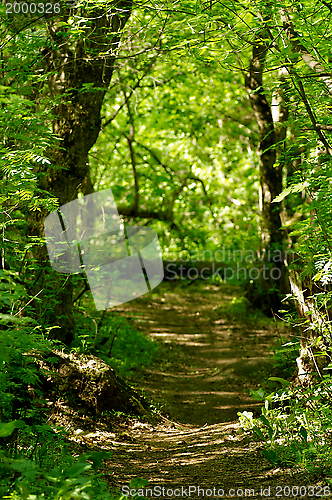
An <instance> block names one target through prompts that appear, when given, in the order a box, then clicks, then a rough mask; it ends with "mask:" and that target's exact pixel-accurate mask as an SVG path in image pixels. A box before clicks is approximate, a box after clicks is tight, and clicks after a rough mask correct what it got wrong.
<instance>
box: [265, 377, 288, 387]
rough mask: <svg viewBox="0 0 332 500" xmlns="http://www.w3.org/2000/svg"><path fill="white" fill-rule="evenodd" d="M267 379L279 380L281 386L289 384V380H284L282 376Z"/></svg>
mask: <svg viewBox="0 0 332 500" xmlns="http://www.w3.org/2000/svg"><path fill="white" fill-rule="evenodd" d="M268 380H272V381H273V382H280V384H281V385H282V386H283V387H289V386H290V382H288V380H285V379H284V378H280V377H269V378H268Z"/></svg>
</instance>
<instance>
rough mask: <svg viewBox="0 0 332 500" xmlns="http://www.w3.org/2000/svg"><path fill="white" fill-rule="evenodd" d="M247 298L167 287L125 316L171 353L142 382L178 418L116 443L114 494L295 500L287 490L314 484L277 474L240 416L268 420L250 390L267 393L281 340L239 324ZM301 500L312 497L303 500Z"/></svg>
mask: <svg viewBox="0 0 332 500" xmlns="http://www.w3.org/2000/svg"><path fill="white" fill-rule="evenodd" d="M242 293H243V292H242ZM240 294H241V290H240V289H239V288H236V287H233V286H226V285H211V284H207V283H203V282H200V283H199V282H195V283H193V284H191V285H190V286H189V287H179V286H175V285H174V284H165V283H163V284H162V285H160V287H159V288H158V290H157V292H151V293H150V294H148V295H147V296H145V297H141V298H139V299H137V300H135V301H132V302H130V303H127V304H123V305H122V306H120V307H118V308H117V311H118V312H119V313H121V314H122V315H124V316H126V317H127V318H129V317H136V318H137V319H136V325H137V327H138V328H139V329H141V330H142V331H144V332H145V333H146V334H147V335H149V336H151V337H152V338H155V339H158V340H163V342H164V343H166V345H167V346H168V348H169V349H165V353H166V354H165V359H164V360H163V361H162V362H161V364H160V360H159V361H158V363H155V364H154V365H152V366H151V367H150V368H146V369H144V370H143V375H142V376H141V377H140V379H139V382H138V388H139V389H143V390H144V393H145V394H146V395H147V396H149V397H150V398H152V399H153V400H154V401H157V402H159V403H161V404H162V405H163V408H162V410H163V412H165V413H166V414H167V415H168V418H165V420H164V421H163V423H162V424H159V425H157V426H155V425H151V424H148V423H144V422H141V421H136V422H134V423H132V424H131V425H130V426H129V427H128V424H127V423H126V424H124V426H123V432H120V433H118V434H117V436H116V437H115V439H114V440H112V446H111V449H112V450H113V457H112V460H111V470H110V469H109V472H108V474H107V476H108V478H109V481H110V483H111V484H112V485H113V486H117V487H121V488H122V487H123V486H127V487H128V484H129V482H130V480H131V479H133V478H137V477H139V478H144V479H147V480H148V481H149V487H150V488H154V487H160V488H161V490H156V491H155V495H152V496H151V492H149V493H148V495H147V496H148V498H192V499H200V498H202V497H207V496H210V498H242V497H246V496H253V497H255V498H262V497H263V498H264V496H267V497H269V498H286V497H289V494H287V492H288V490H286V494H285V495H284V494H283V493H284V491H283V489H282V488H284V487H285V486H286V485H298V486H301V485H308V481H307V480H306V479H305V476H304V475H303V474H300V473H296V472H295V471H294V470H293V471H290V470H281V469H279V468H278V467H274V466H271V464H269V463H268V462H267V461H266V460H265V459H264V458H263V456H262V454H261V451H260V448H261V444H260V443H257V442H256V443H255V442H252V441H251V438H250V437H249V436H248V435H246V434H244V433H241V432H240V429H239V423H238V420H235V419H237V412H238V411H244V410H247V411H257V412H259V405H257V404H256V403H255V402H254V401H253V400H252V399H251V397H250V395H249V387H250V388H258V387H259V385H260V384H259V382H260V381H262V380H263V378H264V377H265V375H266V371H267V370H268V369H269V367H270V368H271V361H270V359H269V357H268V347H269V345H271V344H272V343H273V342H274V341H275V333H274V328H273V327H272V326H271V324H270V325H269V324H268V323H266V324H265V326H263V327H262V326H261V327H260V328H259V327H257V326H254V324H252V323H250V322H246V321H245V318H244V319H242V321H240V320H236V321H234V319H233V320H232V319H230V315H229V314H227V312H228V313H229V312H230V311H231V301H232V299H234V297H236V296H239V295H240ZM220 306H221V310H218V308H219V307H220ZM227 318H228V319H227ZM247 319H248V318H247ZM167 352H168V354H167ZM136 382H137V381H136ZM100 444H101V443H100ZM278 485H279V486H280V488H279V489H277V486H278ZM189 486H192V489H191V490H190V492H189V489H188V488H189ZM198 486H199V487H200V488H205V490H204V495H203V493H202V491H201V493H200V494H198V490H197V488H198ZM163 487H164V488H165V490H164V492H163V490H162V488H163ZM181 487H183V490H182V489H181ZM194 487H196V491H195V490H194V489H193V488H194ZM214 487H215V488H216V489H215V491H213V488H214ZM177 488H180V489H177ZM209 488H210V489H211V491H207V490H206V489H209ZM232 488H235V490H236V492H237V493H235V494H234V491H229V490H230V489H232ZM167 489H169V491H168V493H167ZM218 489H219V496H218ZM246 489H248V491H247V492H245V490H246ZM249 489H250V490H251V491H249ZM175 490H176V491H175ZM123 491H126V490H123ZM293 491H294V492H295V493H296V491H295V490H293ZM262 492H263V493H262ZM172 493H173V495H172ZM189 493H190V495H189ZM277 493H279V495H277ZM288 493H289V492H288ZM290 496H296V495H294V494H293V495H292V494H291V495H290ZM297 496H298V495H297ZM309 497H310V498H313V495H312V494H311V495H309V496H308V498H309ZM129 498H132V497H129ZM301 498H307V496H306V495H305V494H304V495H303V492H302V495H301Z"/></svg>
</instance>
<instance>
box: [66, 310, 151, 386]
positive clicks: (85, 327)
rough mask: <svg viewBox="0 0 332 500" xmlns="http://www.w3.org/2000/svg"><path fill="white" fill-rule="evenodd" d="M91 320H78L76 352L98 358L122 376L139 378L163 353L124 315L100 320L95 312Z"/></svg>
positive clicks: (109, 315) (105, 317) (75, 342)
mask: <svg viewBox="0 0 332 500" xmlns="http://www.w3.org/2000/svg"><path fill="white" fill-rule="evenodd" d="M85 314H87V313H86V308H85ZM88 316H89V317H88ZM88 316H85V317H84V316H83V315H78V317H77V339H76V340H75V341H74V343H73V349H75V350H78V351H79V352H91V353H94V354H97V355H98V356H99V357H100V358H101V359H103V360H104V361H106V362H107V363H108V364H109V365H110V366H111V367H112V368H114V369H115V370H116V372H117V373H118V374H119V375H120V376H122V377H129V376H135V372H136V371H137V370H139V369H140V367H142V366H149V365H150V364H151V363H152V362H153V360H154V359H155V357H156V356H158V354H159V353H160V347H159V345H158V344H157V343H156V342H153V341H152V340H150V339H149V338H148V337H147V336H146V335H144V334H143V333H142V332H140V331H139V330H137V329H136V328H135V326H134V325H133V323H132V322H131V321H128V320H126V319H125V318H123V317H121V316H120V315H118V314H116V313H112V314H107V315H103V316H102V317H100V316H99V317H98V316H97V315H96V314H94V313H93V312H91V315H88ZM91 320H93V321H92V322H91ZM96 325H97V333H96Z"/></svg>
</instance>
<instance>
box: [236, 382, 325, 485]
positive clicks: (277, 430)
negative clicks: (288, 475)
mask: <svg viewBox="0 0 332 500" xmlns="http://www.w3.org/2000/svg"><path fill="white" fill-rule="evenodd" d="M270 380H272V381H273V382H277V383H278V384H279V387H280V384H281V386H282V388H281V389H279V390H277V391H274V392H272V393H269V392H266V391H265V390H264V389H263V388H262V389H259V390H258V391H251V393H252V396H253V398H254V399H255V400H256V401H262V402H264V406H262V410H261V415H260V416H259V417H258V418H254V416H253V413H252V412H246V411H245V412H239V413H238V415H239V419H240V424H241V426H242V428H243V429H245V430H247V431H250V432H251V433H252V435H253V436H254V437H256V438H258V439H259V440H261V441H262V442H263V443H264V449H263V450H262V453H263V455H264V457H265V458H266V459H267V460H268V461H269V462H270V463H271V464H272V465H273V466H279V467H282V468H285V467H299V468H301V469H303V470H305V471H307V473H308V475H309V477H311V478H321V479H324V482H325V484H327V485H328V486H329V487H330V486H332V451H331V449H332V448H331V446H332V397H331V396H332V377H331V375H324V376H323V377H322V379H321V380H320V381H318V382H316V383H315V384H313V385H312V387H306V388H305V387H301V386H299V385H295V384H294V382H293V383H291V382H289V381H288V380H285V379H283V378H279V377H270Z"/></svg>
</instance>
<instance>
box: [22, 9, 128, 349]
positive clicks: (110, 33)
mask: <svg viewBox="0 0 332 500" xmlns="http://www.w3.org/2000/svg"><path fill="white" fill-rule="evenodd" d="M131 8H132V0H120V1H117V2H114V6H113V9H111V8H107V9H94V10H93V11H90V12H89V13H88V14H87V16H86V19H87V22H86V25H87V26H88V27H87V28H85V31H84V33H83V34H82V35H80V38H79V39H78V41H75V38H74V37H73V35H70V34H69V33H68V30H69V29H68V28H65V27H64V26H63V21H64V20H66V19H64V17H66V15H62V16H61V19H60V18H59V19H54V18H52V19H51V20H48V23H47V31H48V36H49V40H48V42H49V43H48V47H52V48H51V49H50V50H48V49H45V51H47V54H46V55H45V60H46V64H47V65H46V67H45V70H47V72H48V74H49V75H50V76H49V81H48V86H49V93H50V95H51V97H52V98H55V99H57V100H58V104H57V106H56V108H55V111H54V116H55V118H54V121H53V131H54V132H55V133H56V134H57V136H58V137H59V138H60V139H61V141H60V143H59V147H56V148H53V149H52V150H50V151H49V153H48V154H49V158H50V160H51V161H52V165H51V166H48V167H47V168H45V167H44V166H43V167H41V168H40V171H39V176H40V185H39V186H40V188H41V189H43V190H45V191H48V192H50V193H51V194H53V195H54V196H55V197H56V198H57V199H58V200H59V205H60V206H61V205H64V204H66V203H68V202H70V201H72V200H74V199H75V198H77V195H78V192H79V191H80V190H81V191H82V192H87V190H88V191H91V186H88V185H87V183H88V182H89V175H88V174H89V164H88V152H89V150H90V149H91V147H92V146H93V145H94V144H95V142H96V140H97V137H98V134H99V131H100V126H101V117H100V110H101V106H102V103H103V99H104V96H105V92H106V91H107V89H108V86H109V84H110V81H111V78H112V73H113V68H114V61H115V58H116V49H117V46H118V43H119V39H120V34H121V30H122V28H123V27H124V25H125V23H126V22H127V20H128V18H129V15H130V12H131ZM68 17H69V10H68V12H67V18H68ZM60 20H61V21H62V25H60V26H58V25H59V21H60ZM100 54H104V55H100ZM46 216H47V213H33V214H31V217H30V222H31V231H30V234H31V235H32V236H37V237H42V236H43V235H44V228H43V226H44V220H45V217H46ZM37 260H38V261H39V263H40V264H41V265H43V266H44V268H45V267H46V263H47V262H48V257H47V252H46V248H45V247H43V248H41V249H40V251H38V253H37ZM46 274H47V273H46V272H44V273H42V274H41V276H40V278H39V280H38V282H37V283H35V284H34V290H31V292H35V290H36V289H37V287H38V289H40V288H43V287H46V288H47V286H48V281H49V276H48V275H46ZM51 274H52V276H53V278H52V280H53V285H52V286H53V289H54V288H55V289H58V291H57V297H56V300H55V301H54V302H55V303H54V304H53V306H52V307H51V305H50V304H48V305H47V307H48V308H49V309H50V308H51V309H52V312H51V313H50V314H49V318H48V320H49V323H50V324H55V325H58V326H59V327H60V328H57V329H55V330H53V333H52V336H53V338H57V339H58V340H61V341H62V342H64V343H65V344H67V345H69V344H70V342H71V341H72V340H73V336H74V330H75V322H74V318H73V311H72V306H73V299H72V291H73V287H72V283H71V279H70V278H67V277H66V279H65V280H64V277H63V276H58V283H56V274H55V273H51ZM42 279H43V281H42ZM42 296H43V294H42V295H41V297H42ZM44 296H46V295H45V294H44ZM37 307H38V306H37ZM45 307H46V304H45V301H44V303H42V304H41V305H40V306H39V313H41V310H42V308H45Z"/></svg>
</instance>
